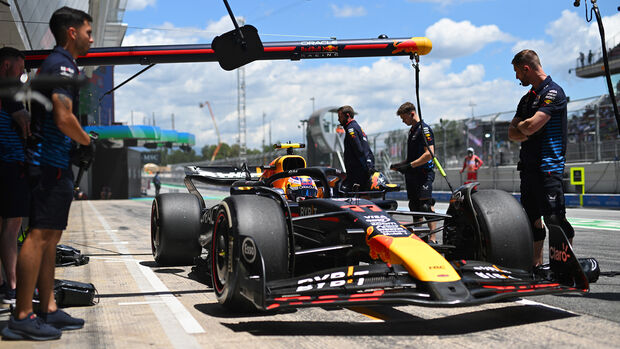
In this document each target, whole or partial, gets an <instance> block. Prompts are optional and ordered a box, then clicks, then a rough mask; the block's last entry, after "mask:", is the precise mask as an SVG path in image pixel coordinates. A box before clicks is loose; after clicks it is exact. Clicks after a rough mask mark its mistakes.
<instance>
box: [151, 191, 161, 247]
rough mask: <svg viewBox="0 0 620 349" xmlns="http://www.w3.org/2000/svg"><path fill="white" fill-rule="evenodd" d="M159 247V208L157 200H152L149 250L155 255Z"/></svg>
mask: <svg viewBox="0 0 620 349" xmlns="http://www.w3.org/2000/svg"><path fill="white" fill-rule="evenodd" d="M158 249H159V210H158V209H157V200H154V201H153V206H152V209H151V251H152V252H153V256H156V255H157V250H158Z"/></svg>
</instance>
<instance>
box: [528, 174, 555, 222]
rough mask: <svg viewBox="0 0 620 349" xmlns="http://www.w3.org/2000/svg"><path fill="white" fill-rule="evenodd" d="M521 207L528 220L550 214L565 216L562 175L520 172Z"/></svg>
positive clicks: (532, 220)
mask: <svg viewBox="0 0 620 349" xmlns="http://www.w3.org/2000/svg"><path fill="white" fill-rule="evenodd" d="M520 176H521V205H523V208H524V209H525V213H527V216H528V218H529V220H530V222H532V223H533V222H534V221H536V220H537V219H540V217H541V216H542V217H544V216H549V215H552V214H556V215H561V216H563V215H565V214H566V206H565V203H564V190H563V188H562V174H561V173H552V172H547V173H543V172H536V171H534V172H526V171H521V173H520Z"/></svg>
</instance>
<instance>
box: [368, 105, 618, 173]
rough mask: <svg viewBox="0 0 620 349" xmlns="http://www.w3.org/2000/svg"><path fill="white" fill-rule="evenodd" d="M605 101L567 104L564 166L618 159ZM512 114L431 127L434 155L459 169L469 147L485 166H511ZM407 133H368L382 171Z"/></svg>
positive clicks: (515, 152) (515, 157) (399, 155)
mask: <svg viewBox="0 0 620 349" xmlns="http://www.w3.org/2000/svg"><path fill="white" fill-rule="evenodd" d="M605 99H606V96H601V97H593V98H587V99H582V100H577V101H572V102H570V103H569V104H568V110H569V112H568V125H567V126H568V140H567V149H566V160H567V162H592V161H614V160H617V159H618V156H619V154H620V146H619V142H618V140H619V139H620V138H618V126H617V125H616V121H615V118H614V115H613V110H612V106H611V104H609V103H605ZM514 114H515V112H514V111H508V112H501V113H494V114H488V115H482V116H475V117H472V118H467V119H461V120H444V119H441V120H440V122H439V123H436V124H432V125H431V128H432V130H433V133H434V135H435V155H436V156H437V158H438V159H440V162H441V163H442V164H443V165H444V167H446V168H460V167H461V166H462V164H463V159H464V157H465V155H466V149H467V148H469V147H471V148H473V149H474V151H475V153H476V154H477V155H478V156H479V157H480V158H481V159H482V160H483V161H484V163H485V164H486V165H488V166H504V165H515V164H516V163H517V162H518V161H519V149H520V145H519V143H516V142H512V141H510V140H509V139H508V126H509V124H510V121H511V120H512V118H513V117H514ZM407 132H408V129H400V130H395V131H389V132H381V133H377V134H370V135H369V136H368V138H369V142H370V143H371V146H372V149H373V152H374V154H375V157H376V158H377V159H380V160H379V161H378V162H380V164H381V166H387V165H388V164H389V163H392V162H398V161H402V159H404V158H405V157H406V153H407Z"/></svg>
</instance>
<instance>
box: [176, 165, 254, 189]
mask: <svg viewBox="0 0 620 349" xmlns="http://www.w3.org/2000/svg"><path fill="white" fill-rule="evenodd" d="M244 167H245V166H243V167H237V166H185V176H186V177H189V178H190V179H192V180H197V181H199V182H202V183H206V184H213V185H224V186H228V185H231V184H233V183H234V182H236V181H244V180H248V181H251V180H254V181H256V180H258V178H259V177H260V176H261V174H262V170H261V168H260V166H251V167H250V166H248V169H247V170H246V169H245V168H244ZM251 169H253V170H254V171H251ZM248 177H249V178H248Z"/></svg>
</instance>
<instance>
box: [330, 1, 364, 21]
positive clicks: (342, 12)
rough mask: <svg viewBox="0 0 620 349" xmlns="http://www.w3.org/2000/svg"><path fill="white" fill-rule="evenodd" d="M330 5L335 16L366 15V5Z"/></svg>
mask: <svg viewBox="0 0 620 349" xmlns="http://www.w3.org/2000/svg"><path fill="white" fill-rule="evenodd" d="M330 7H331V8H332V12H333V14H334V16H335V17H345V18H346V17H362V16H365V15H366V9H365V8H364V6H357V7H354V6H350V5H343V6H338V5H334V4H331V5H330Z"/></svg>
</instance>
